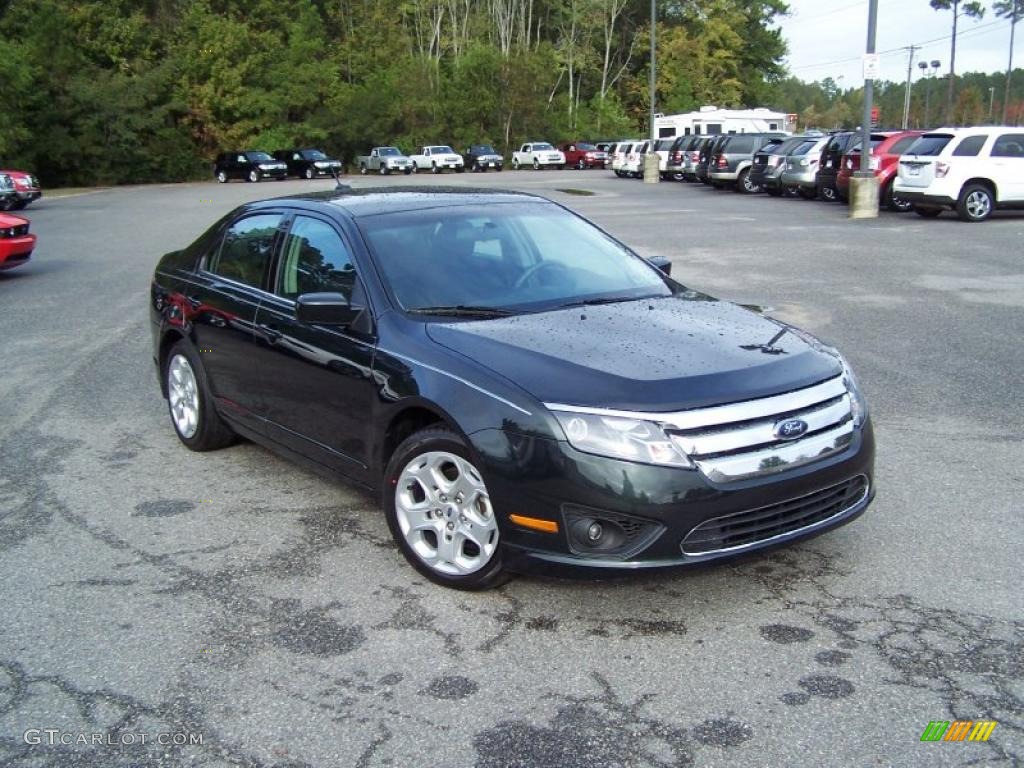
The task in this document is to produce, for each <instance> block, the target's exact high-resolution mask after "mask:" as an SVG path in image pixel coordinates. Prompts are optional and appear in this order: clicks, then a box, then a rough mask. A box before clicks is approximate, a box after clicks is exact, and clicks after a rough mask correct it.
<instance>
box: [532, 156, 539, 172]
mask: <svg viewBox="0 0 1024 768" xmlns="http://www.w3.org/2000/svg"><path fill="white" fill-rule="evenodd" d="M533 170H535V171H539V170H540V162H539V161H538V160H537V158H533Z"/></svg>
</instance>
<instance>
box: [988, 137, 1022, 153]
mask: <svg viewBox="0 0 1024 768" xmlns="http://www.w3.org/2000/svg"><path fill="white" fill-rule="evenodd" d="M992 157H1024V133H1004V134H1003V135H1002V136H1000V137H999V138H998V139H996V143H995V146H993V147H992Z"/></svg>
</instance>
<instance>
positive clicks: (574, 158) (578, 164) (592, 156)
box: [559, 141, 608, 171]
mask: <svg viewBox="0 0 1024 768" xmlns="http://www.w3.org/2000/svg"><path fill="white" fill-rule="evenodd" d="M559 149H560V150H562V154H564V155H565V167H566V168H570V167H572V168H578V169H579V170H581V171H582V170H583V169H584V168H604V162H605V160H607V159H608V153H607V152H605V151H603V150H600V149H598V148H597V147H595V146H594V145H593V144H588V143H587V142H585V141H576V142H569V143H568V144H563V145H562V146H560V147H559Z"/></svg>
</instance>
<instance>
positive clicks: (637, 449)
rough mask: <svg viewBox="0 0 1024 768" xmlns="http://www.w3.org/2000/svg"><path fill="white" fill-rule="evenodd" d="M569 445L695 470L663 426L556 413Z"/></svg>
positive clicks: (624, 457)
mask: <svg viewBox="0 0 1024 768" xmlns="http://www.w3.org/2000/svg"><path fill="white" fill-rule="evenodd" d="M552 413H554V415H555V418H556V419H558V423H559V424H561V425H562V429H563V430H565V435H566V437H567V438H569V443H570V444H571V445H572V446H573V447H574V448H576V449H577V450H580V451H583V452H584V453H594V454H597V455H598V456H608V457H610V458H613V459H626V460H628V461H638V462H640V463H642V464H658V465H661V466H667V467H684V468H687V469H692V468H693V463H692V462H691V461H690V459H689V458H687V456H686V454H684V453H682V452H681V451H680V450H679V449H678V448H676V446H675V444H673V443H672V441H671V440H670V439H669V437H668V435H666V434H665V430H664V429H662V427H661V425H660V424H657V423H655V422H653V421H643V420H641V419H630V418H623V417H618V416H600V415H598V414H594V413H576V412H573V411H552Z"/></svg>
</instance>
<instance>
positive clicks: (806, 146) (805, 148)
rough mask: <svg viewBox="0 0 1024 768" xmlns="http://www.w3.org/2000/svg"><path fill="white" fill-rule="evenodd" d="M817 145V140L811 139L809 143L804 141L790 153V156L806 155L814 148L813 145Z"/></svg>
mask: <svg viewBox="0 0 1024 768" xmlns="http://www.w3.org/2000/svg"><path fill="white" fill-rule="evenodd" d="M817 143H818V140H817V139H811V140H810V141H805V142H804V143H803V144H800V145H799V146H798V147H796V149H794V150H793V151H792V152H790V154H791V155H806V154H807V153H808V152H810V151H811V150H812V149H813V148H814V145H815V144H817Z"/></svg>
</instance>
